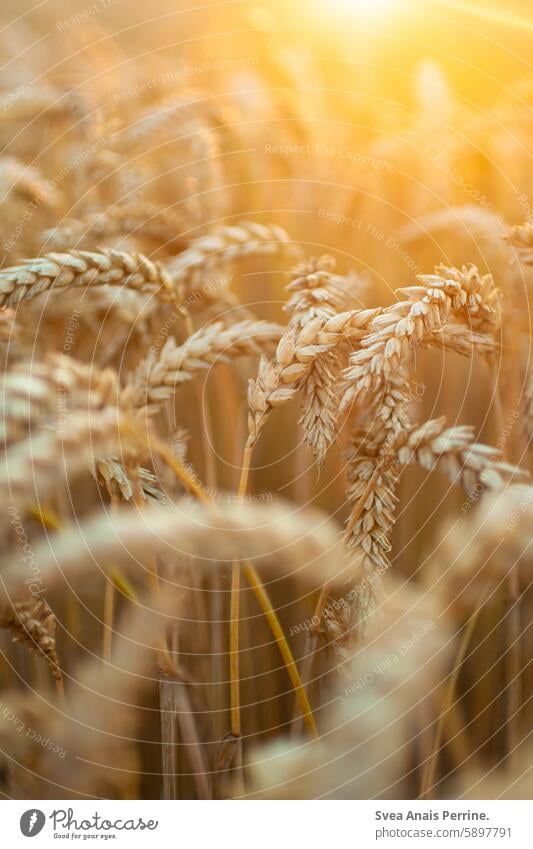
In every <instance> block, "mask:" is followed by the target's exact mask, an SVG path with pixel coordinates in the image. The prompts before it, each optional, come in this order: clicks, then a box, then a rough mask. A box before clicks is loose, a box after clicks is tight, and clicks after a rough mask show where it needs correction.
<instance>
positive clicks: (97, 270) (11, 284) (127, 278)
mask: <svg viewBox="0 0 533 849" xmlns="http://www.w3.org/2000/svg"><path fill="white" fill-rule="evenodd" d="M84 286H124V287H126V288H128V289H133V290H134V291H136V292H141V293H144V294H149V295H150V294H151V295H156V296H157V297H158V298H160V299H161V300H163V301H168V302H173V301H175V300H176V291H175V288H174V286H173V284H172V280H171V277H170V276H169V274H168V272H167V271H165V269H164V268H162V267H161V265H160V264H159V263H157V262H153V261H152V260H150V259H148V257H145V256H144V255H143V254H132V253H124V252H123V251H115V250H111V249H109V248H103V249H102V250H101V251H67V252H65V253H48V254H45V255H44V256H42V257H36V258H35V259H27V260H24V261H23V263H22V264H21V265H15V266H12V267H10V268H4V269H2V270H1V271H0V306H13V305H15V304H18V303H20V302H21V301H23V300H27V299H29V298H34V297H36V296H37V295H40V294H41V293H42V292H48V291H51V290H53V291H58V290H61V291H64V290H66V289H70V288H74V287H76V288H80V287H84Z"/></svg>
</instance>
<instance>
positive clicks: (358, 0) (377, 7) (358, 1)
mask: <svg viewBox="0 0 533 849" xmlns="http://www.w3.org/2000/svg"><path fill="white" fill-rule="evenodd" d="M400 2H401V0H335V2H334V3H333V4H332V5H335V4H336V5H337V8H338V9H342V11H343V12H352V13H353V14H355V15H365V16H370V15H376V14H383V13H384V12H388V11H390V10H392V9H393V8H394V7H395V6H398V5H399V3H400Z"/></svg>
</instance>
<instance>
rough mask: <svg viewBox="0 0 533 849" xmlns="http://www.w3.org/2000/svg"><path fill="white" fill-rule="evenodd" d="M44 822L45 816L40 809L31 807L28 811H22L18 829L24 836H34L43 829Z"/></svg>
mask: <svg viewBox="0 0 533 849" xmlns="http://www.w3.org/2000/svg"><path fill="white" fill-rule="evenodd" d="M45 822H46V817H45V815H44V814H43V812H42V811H39V810H38V809H37V808H31V810H29V811H24V813H23V814H22V816H21V818H20V830H21V832H22V833H23V835H24V837H35V835H36V834H39V832H40V831H42V830H43V826H44V824H45Z"/></svg>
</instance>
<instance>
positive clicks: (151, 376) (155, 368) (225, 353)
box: [121, 320, 283, 414]
mask: <svg viewBox="0 0 533 849" xmlns="http://www.w3.org/2000/svg"><path fill="white" fill-rule="evenodd" d="M282 333H283V328H282V327H281V326H280V325H278V324H274V323H272V322H268V321H251V320H250V321H248V320H247V321H240V322H237V323H236V324H233V325H231V326H230V327H224V325H223V323H222V322H215V323H214V324H208V325H206V326H205V327H201V328H200V329H199V330H197V331H196V333H193V335H192V336H190V337H189V338H188V339H187V340H186V341H185V342H184V343H183V344H182V345H176V343H175V341H174V339H173V338H172V337H169V339H167V341H166V343H165V345H164V346H163V347H162V348H161V350H160V351H158V352H157V353H156V354H153V355H152V356H151V357H149V358H148V360H147V361H146V362H145V363H143V364H142V365H141V366H140V367H139V369H138V370H137V373H136V375H135V377H134V379H133V381H131V382H130V383H129V384H128V386H126V388H125V389H124V390H123V391H122V394H121V403H122V404H123V405H124V406H128V405H132V406H136V407H143V406H146V407H147V408H148V412H149V413H150V414H154V413H156V412H157V411H158V410H159V409H160V408H161V406H162V404H163V403H164V402H165V401H166V400H168V399H169V398H172V397H173V395H174V393H175V391H176V389H177V387H178V386H180V385H182V384H183V383H187V382H188V381H190V380H192V379H193V378H194V377H195V376H196V375H197V374H200V373H202V372H205V371H206V370H207V369H209V368H210V367H211V366H212V365H214V364H216V363H217V362H218V363H228V362H230V360H232V359H234V358H235V357H243V356H249V355H253V354H259V353H261V352H267V353H268V352H271V351H272V350H273V349H275V347H276V345H277V343H278V342H279V339H280V337H281V335H282Z"/></svg>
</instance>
